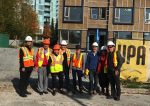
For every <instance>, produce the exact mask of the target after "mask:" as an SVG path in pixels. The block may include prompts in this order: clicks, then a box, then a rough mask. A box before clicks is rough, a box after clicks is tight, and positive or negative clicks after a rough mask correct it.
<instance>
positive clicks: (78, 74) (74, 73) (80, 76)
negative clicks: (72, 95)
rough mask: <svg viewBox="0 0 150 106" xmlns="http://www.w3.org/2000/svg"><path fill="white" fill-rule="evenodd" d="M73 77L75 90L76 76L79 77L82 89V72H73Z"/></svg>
mask: <svg viewBox="0 0 150 106" xmlns="http://www.w3.org/2000/svg"><path fill="white" fill-rule="evenodd" d="M72 76H73V88H74V89H76V85H77V84H76V83H77V82H76V76H78V84H79V89H80V90H81V89H82V76H83V73H82V70H72Z"/></svg>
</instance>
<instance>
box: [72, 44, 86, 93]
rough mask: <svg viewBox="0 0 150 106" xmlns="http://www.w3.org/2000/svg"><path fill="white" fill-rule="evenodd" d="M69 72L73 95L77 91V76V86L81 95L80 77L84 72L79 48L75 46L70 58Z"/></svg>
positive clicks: (82, 58)
mask: <svg viewBox="0 0 150 106" xmlns="http://www.w3.org/2000/svg"><path fill="white" fill-rule="evenodd" d="M70 70H71V71H72V76H73V93H74V94H75V93H76V91H77V87H76V76H78V84H79V90H80V93H82V89H83V87H82V76H83V75H84V74H83V71H84V57H83V54H82V53H81V46H80V45H76V51H75V53H74V54H73V56H72V58H71V63H70Z"/></svg>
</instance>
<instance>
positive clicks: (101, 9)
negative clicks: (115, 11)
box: [100, 8, 107, 19]
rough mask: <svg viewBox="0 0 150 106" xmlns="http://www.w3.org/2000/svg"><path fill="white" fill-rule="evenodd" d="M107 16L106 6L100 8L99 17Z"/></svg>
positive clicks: (104, 17)
mask: <svg viewBox="0 0 150 106" xmlns="http://www.w3.org/2000/svg"><path fill="white" fill-rule="evenodd" d="M106 17H107V8H100V19H106Z"/></svg>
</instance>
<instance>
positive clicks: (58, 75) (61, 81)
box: [51, 72, 63, 89]
mask: <svg viewBox="0 0 150 106" xmlns="http://www.w3.org/2000/svg"><path fill="white" fill-rule="evenodd" d="M51 75H52V89H55V88H56V87H57V80H56V78H57V77H58V78H59V88H58V89H61V88H63V72H59V73H51Z"/></svg>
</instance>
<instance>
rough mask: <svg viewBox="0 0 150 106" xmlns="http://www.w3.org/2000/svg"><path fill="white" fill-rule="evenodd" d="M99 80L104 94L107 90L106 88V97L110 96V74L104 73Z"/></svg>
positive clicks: (99, 76)
mask: <svg viewBox="0 0 150 106" xmlns="http://www.w3.org/2000/svg"><path fill="white" fill-rule="evenodd" d="M98 78H99V85H100V87H101V89H102V92H103V93H105V88H106V95H109V79H108V74H107V73H104V72H103V71H102V72H101V73H99V74H98Z"/></svg>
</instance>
